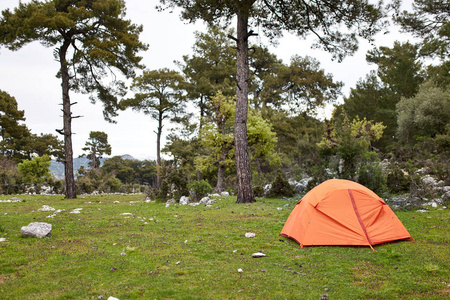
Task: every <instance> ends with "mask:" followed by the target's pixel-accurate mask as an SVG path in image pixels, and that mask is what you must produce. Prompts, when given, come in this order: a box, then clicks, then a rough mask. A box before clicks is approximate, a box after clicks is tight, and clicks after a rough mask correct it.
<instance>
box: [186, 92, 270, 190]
mask: <svg viewBox="0 0 450 300" xmlns="http://www.w3.org/2000/svg"><path fill="white" fill-rule="evenodd" d="M211 106H212V108H211V110H212V111H214V113H213V115H212V116H211V118H209V119H207V121H208V122H207V123H205V125H204V126H203V129H202V130H201V133H200V135H201V139H200V143H201V144H202V146H203V147H204V148H205V149H206V150H207V151H208V152H207V154H206V155H201V156H200V155H199V156H197V157H196V158H195V164H196V167H197V168H199V169H201V171H202V172H206V171H208V170H211V169H217V184H216V187H215V189H214V191H215V192H222V191H223V190H224V189H225V187H224V177H225V171H226V170H227V169H230V168H232V167H234V166H235V164H234V159H233V158H234V157H233V156H234V154H235V144H234V140H235V139H234V132H233V125H234V123H233V116H234V112H235V103H234V97H230V96H228V97H227V96H225V95H223V94H222V93H221V92H218V93H217V95H216V96H215V97H213V99H212V101H211ZM248 123H249V124H248V126H247V131H248V133H247V136H248V144H249V153H250V158H251V161H252V162H256V161H257V160H259V159H267V160H274V162H277V161H278V160H279V158H278V156H277V155H276V153H275V145H276V136H275V133H274V132H272V126H271V124H270V123H269V122H268V121H266V120H264V119H263V118H262V117H261V115H260V114H258V113H257V112H255V111H253V110H250V112H249V116H248Z"/></svg>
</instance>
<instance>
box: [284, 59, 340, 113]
mask: <svg viewBox="0 0 450 300" xmlns="http://www.w3.org/2000/svg"><path fill="white" fill-rule="evenodd" d="M286 71H287V72H285V73H284V74H281V80H282V82H284V87H283V91H285V96H284V97H283V98H284V103H288V105H289V107H290V111H294V112H304V111H306V112H315V111H316V109H317V108H318V107H323V106H324V105H325V104H327V103H332V102H334V101H335V100H336V99H337V97H338V96H339V95H340V94H341V88H342V85H343V83H342V82H334V81H333V76H332V75H331V74H325V71H324V70H323V69H320V62H319V61H318V60H316V59H314V58H312V57H309V56H306V57H304V58H303V57H300V56H298V55H295V56H293V57H292V58H291V63H290V65H289V67H288V68H287V69H286Z"/></svg>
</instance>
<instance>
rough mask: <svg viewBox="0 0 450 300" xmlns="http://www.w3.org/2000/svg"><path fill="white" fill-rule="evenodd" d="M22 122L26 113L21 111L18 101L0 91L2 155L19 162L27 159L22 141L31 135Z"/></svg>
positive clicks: (0, 146) (0, 142) (0, 148)
mask: <svg viewBox="0 0 450 300" xmlns="http://www.w3.org/2000/svg"><path fill="white" fill-rule="evenodd" d="M22 121H25V117H24V111H23V110H19V108H18V105H17V101H16V99H15V98H14V97H12V96H11V95H9V94H8V93H6V92H4V91H2V90H0V153H1V154H3V155H5V156H9V157H15V158H16V159H18V160H20V159H23V158H25V154H24V153H23V146H24V145H23V141H21V139H23V138H26V137H28V136H29V135H30V131H29V130H28V128H27V127H26V126H25V125H24V124H20V123H21V122H22Z"/></svg>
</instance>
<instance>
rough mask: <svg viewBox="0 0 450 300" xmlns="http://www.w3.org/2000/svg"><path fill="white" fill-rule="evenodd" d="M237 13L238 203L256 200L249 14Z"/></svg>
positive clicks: (236, 124) (236, 120)
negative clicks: (250, 148)
mask: <svg viewBox="0 0 450 300" xmlns="http://www.w3.org/2000/svg"><path fill="white" fill-rule="evenodd" d="M246 13H247V12H245V13H243V12H242V11H239V12H238V14H237V90H236V115H235V119H234V143H235V151H236V154H235V160H236V170H237V185H238V195H237V201H236V203H249V202H255V197H254V195H253V188H252V173H251V170H250V157H249V154H248V143H247V111H248V80H249V67H248V37H249V34H248V32H247V30H248V15H246Z"/></svg>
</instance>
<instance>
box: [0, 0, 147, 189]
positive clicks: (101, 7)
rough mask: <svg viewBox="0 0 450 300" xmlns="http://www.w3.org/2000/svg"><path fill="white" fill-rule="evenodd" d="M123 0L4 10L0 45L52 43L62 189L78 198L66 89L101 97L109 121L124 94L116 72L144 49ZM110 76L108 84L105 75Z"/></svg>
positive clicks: (127, 70) (129, 70) (129, 71)
mask: <svg viewBox="0 0 450 300" xmlns="http://www.w3.org/2000/svg"><path fill="white" fill-rule="evenodd" d="M124 17H125V2H124V1H123V0H64V1H61V0H51V1H45V2H40V1H36V0H33V1H31V2H29V3H21V2H20V3H19V5H18V7H16V8H15V9H14V11H13V12H11V11H10V10H9V9H7V10H4V11H2V17H1V19H0V45H5V46H7V47H8V48H9V49H11V50H18V49H20V48H21V47H22V46H23V45H25V44H27V43H30V42H32V41H39V42H40V43H41V44H42V45H43V46H45V47H54V49H55V51H54V56H55V59H56V60H57V61H58V62H59V64H60V69H59V71H58V77H60V78H61V83H62V84H61V86H62V102H63V103H62V104H63V109H62V111H63V128H62V129H60V130H57V131H58V132H59V133H60V134H61V135H63V136H64V155H65V157H64V160H63V161H64V163H65V192H66V197H67V198H76V192H75V182H74V172H73V149H72V119H73V118H76V117H77V116H74V115H73V114H72V112H71V106H72V105H73V104H75V103H71V101H70V96H69V91H70V90H72V91H77V92H82V93H88V94H91V101H92V102H93V103H95V101H96V100H100V101H101V102H102V103H103V107H104V117H105V119H107V120H109V121H112V117H114V116H115V115H116V111H117V109H118V100H117V96H124V94H125V83H124V81H121V80H118V77H116V74H115V73H114V70H118V71H119V72H120V73H121V74H123V75H124V76H125V77H126V78H130V77H132V76H134V69H135V68H136V67H141V65H140V60H141V57H140V56H138V55H137V53H138V52H139V51H140V50H145V49H146V48H147V47H146V45H144V44H143V43H141V42H140V41H139V34H140V33H141V32H142V26H137V25H134V24H132V23H131V21H129V20H126V19H124ZM107 77H109V79H111V80H109V83H105V78H107Z"/></svg>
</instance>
